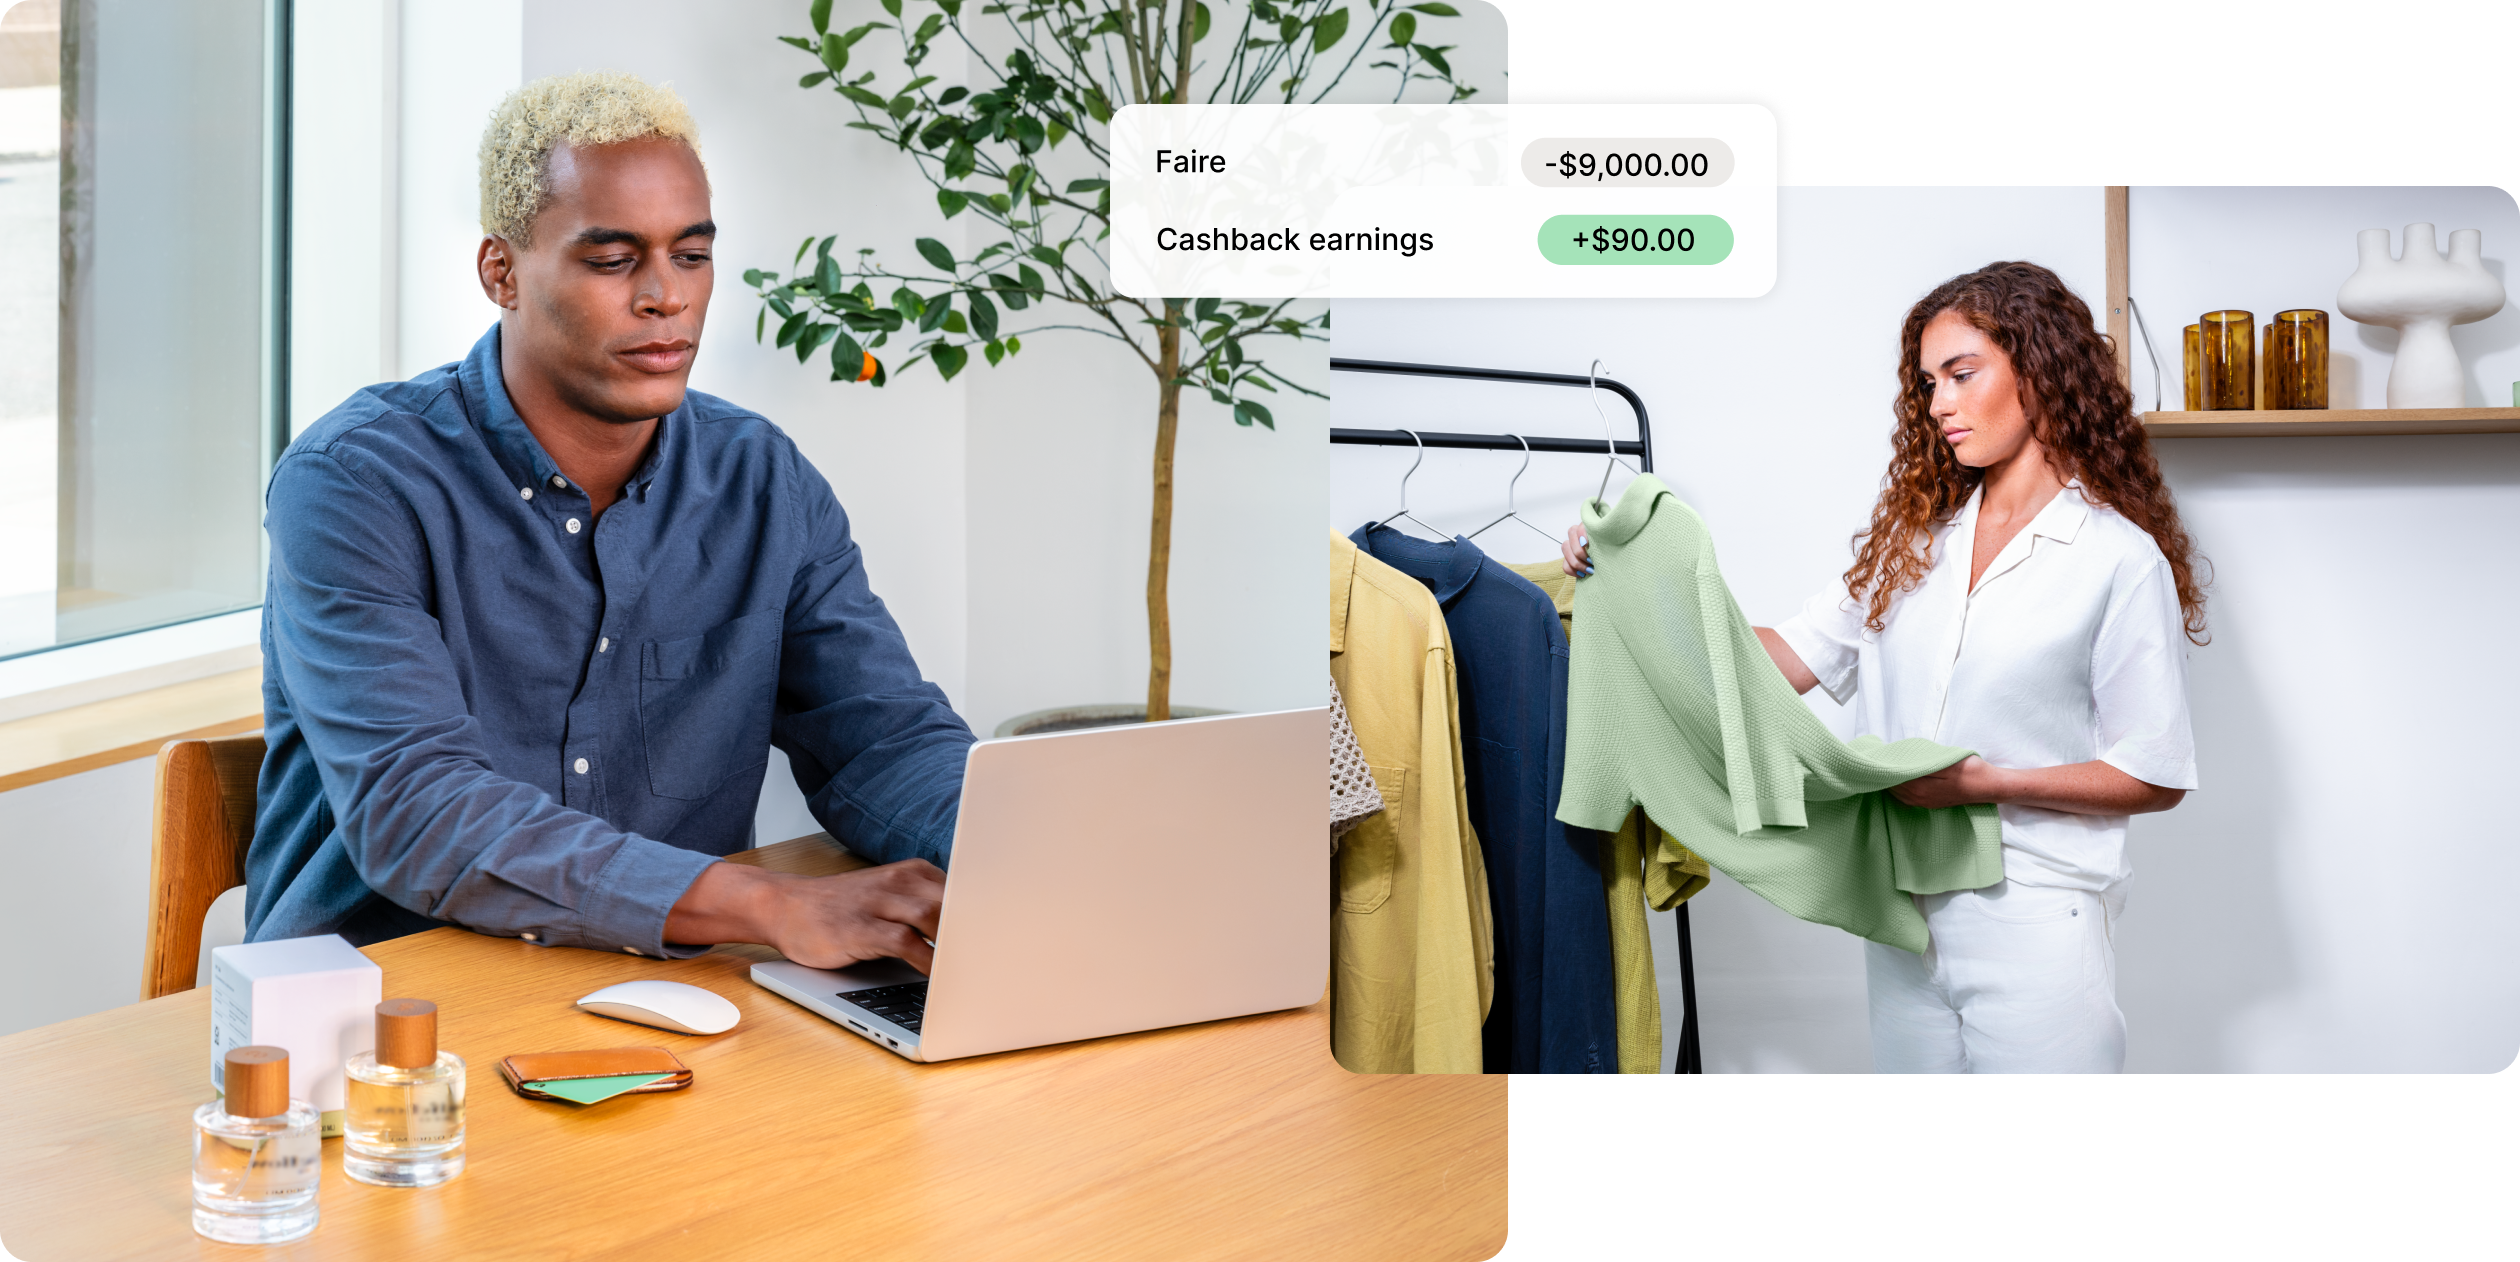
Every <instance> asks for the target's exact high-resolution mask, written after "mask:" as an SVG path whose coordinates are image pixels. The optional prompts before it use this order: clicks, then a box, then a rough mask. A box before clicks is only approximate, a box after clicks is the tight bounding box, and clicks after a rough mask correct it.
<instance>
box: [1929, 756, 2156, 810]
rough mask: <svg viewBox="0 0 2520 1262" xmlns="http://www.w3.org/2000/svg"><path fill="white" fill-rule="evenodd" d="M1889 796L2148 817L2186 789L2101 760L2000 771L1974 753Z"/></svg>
mask: <svg viewBox="0 0 2520 1262" xmlns="http://www.w3.org/2000/svg"><path fill="white" fill-rule="evenodd" d="M1890 796H1892V797H1894V798H1897V799H1899V800H1900V801H1902V802H1905V803H1907V804H1908V805H1910V806H1925V807H1935V806H1967V805H1969V804H1971V803H1975V802H1993V803H1995V804H1997V805H2010V806H2036V807H2040V808H2043V809H2045V810H2051V811H2065V812H2069V813H2071V814H2075V815H2143V814H2148V813H2150V812H2153V811H2166V810H2169V809H2170V808H2171V807H2174V806H2177V805H2178V804H2179V803H2180V801H2181V800H2183V799H2185V798H2186V797H2187V790H2185V789H2165V788H2162V787H2161V786H2160V785H2157V784H2147V783H2145V782H2144V781H2141V780H2138V779H2136V778H2135V777H2133V776H2130V775H2128V774H2126V773H2125V772H2123V771H2120V770H2118V769H2117V768H2115V767H2112V766H2110V765H2109V764H2107V763H2105V762H2099V761H2097V760H2095V761H2092V762H2077V763H2068V764H2066V765H2064V766H2062V767H2038V768H2026V769H2025V768H2012V767H1998V766H1995V765H1994V764H1992V763H1989V762H1988V761H1986V760H1985V759H1983V758H1980V757H1978V756H1977V755H1975V754H1971V755H1970V756H1968V757H1966V758H1963V759H1961V760H1960V761H1958V762H1955V763H1953V764H1951V765H1950V766H1948V767H1945V768H1943V769H1942V770H1940V771H1937V772H1934V773H1933V774H1931V775H1924V776H1918V777H1917V778H1915V779H1913V780H1910V781H1908V782H1907V783H1905V784H1894V785H1892V786H1890Z"/></svg>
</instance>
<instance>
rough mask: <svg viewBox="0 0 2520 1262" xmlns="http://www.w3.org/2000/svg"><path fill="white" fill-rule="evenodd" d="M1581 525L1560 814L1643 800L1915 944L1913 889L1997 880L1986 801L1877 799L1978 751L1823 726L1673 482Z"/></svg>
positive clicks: (1822, 900)
mask: <svg viewBox="0 0 2520 1262" xmlns="http://www.w3.org/2000/svg"><path fill="white" fill-rule="evenodd" d="M1584 529H1585V531H1586V533H1587V534H1588V535H1589V536H1590V538H1591V541H1592V542H1591V551H1592V558H1593V566H1594V572H1593V575H1592V577H1590V578H1587V579H1585V580H1584V581H1583V582H1582V584H1581V585H1579V586H1578V587H1577V588H1576V592H1575V620H1576V621H1577V622H1578V623H1580V624H1582V626H1583V628H1584V634H1583V635H1581V636H1578V637H1576V638H1575V641H1574V661H1573V663H1572V669H1571V671H1570V679H1569V692H1568V698H1567V723H1566V727H1567V732H1566V788H1565V792H1564V793H1563V794H1562V795H1561V796H1560V797H1559V799H1558V818H1559V819H1561V820H1564V821H1565V822H1567V823H1569V824H1576V825H1580V826H1582V827H1585V828H1594V829H1600V830H1602V831H1605V832H1609V831H1616V830H1617V829H1618V827H1619V825H1620V824H1621V823H1622V822H1624V821H1625V820H1626V819H1627V815H1628V810H1629V808H1630V807H1631V806H1632V805H1638V804H1641V805H1642V806H1644V808H1645V814H1646V815H1647V816H1648V817H1649V818H1651V819H1652V820H1653V821H1654V822H1655V823H1656V824H1659V825H1661V826H1662V828H1663V830H1664V831H1665V832H1667V833H1669V834H1670V835H1671V838H1672V840H1673V841H1675V842H1678V843H1679V844H1680V845H1683V846H1686V847H1687V848H1688V849H1690V850H1693V851H1696V852H1697V853H1698V854H1701V855H1704V856H1705V857H1706V859H1707V861H1708V862H1710V863H1713V864H1714V865H1715V867H1716V868H1718V869H1719V870H1721V871H1722V872H1723V873H1724V874H1725V875H1726V876H1729V877H1731V878H1733V879H1734V880H1736V881H1739V882H1741V883H1742V884H1743V885H1745V886H1747V887H1749V888H1750V889H1751V890H1752V891H1754V892H1756V893H1757V894H1758V895H1759V896H1760V897H1761V898H1764V899H1766V900H1768V901H1769V902H1771V903H1774V904H1776V905H1777V906H1778V907H1781V908H1783V909H1785V910H1786V911H1788V912H1791V913H1792V914H1794V915H1796V916H1799V917H1801V918H1802V919H1804V920H1810V921H1816V922H1818V923H1820V924H1824V925H1835V926H1837V927H1838V928H1841V929H1844V930H1846V931H1847V932H1849V933H1853V934H1857V935H1860V936H1862V937H1866V938H1870V939H1872V940H1873V941H1875V942H1881V943H1886V944H1888V945H1890V946H1895V947H1904V948H1906V949H1907V950H1910V951H1916V952H1920V953H1921V952H1923V951H1924V949H1925V943H1926V936H1925V918H1924V917H1923V916H1922V915H1920V914H1919V913H1918V912H1917V910H1916V904H1915V902H1914V900H1912V899H1910V898H1909V897H1908V895H1910V894H1935V893H1940V892H1942V891H1945V890H1960V889H1977V888H1980V887H1982V886H1987V885H1993V884H1995V883H1996V882H1998V881H2001V880H2002V879H2004V865H2003V859H2002V855H2001V845H2002V834H2001V833H2000V831H1999V829H1998V825H1997V823H1996V818H1995V808H1994V807H1993V806H1991V805H1978V806H1965V807H1950V808H1945V809H1940V810H1926V809H1923V808H1920V807H1913V806H1906V805H1903V804H1901V803H1900V802H1898V801H1897V800H1896V799H1894V798H1892V797H1891V796H1890V795H1889V794H1888V793H1886V792H1883V791H1882V790H1885V789H1887V788H1889V787H1890V786H1891V785H1895V784H1898V783H1900V782H1902V781H1906V780H1912V779H1915V778H1916V777H1918V776H1921V775H1925V774H1928V773H1930V772H1935V771H1940V770H1941V769H1943V768H1945V767H1948V766H1950V765H1951V764H1953V763H1955V762H1958V761H1960V760H1961V759H1962V758H1965V757H1967V756H1968V755H1969V752H1970V751H1968V750H1965V749H1953V748H1950V747H1949V746H1945V745H1937V744H1934V743H1933V742H1931V741H1926V740H1904V741H1900V742H1898V743H1896V744H1891V745H1885V744H1883V743H1881V741H1880V740H1878V739H1877V738H1874V737H1869V736H1866V737H1859V738H1857V739H1856V740H1855V741H1854V742H1852V743H1849V742H1845V741H1841V740H1839V739H1838V738H1837V737H1836V736H1834V735H1832V734H1831V733H1830V732H1829V730H1828V728H1827V727H1825V726H1823V725H1822V724H1821V722H1820V720H1819V718H1818V716H1816V715H1814V714H1812V712H1811V711H1810V710H1809V709H1808V708H1807V707H1805V706H1804V705H1803V702H1802V698H1800V697H1797V696H1795V695H1794V689H1793V686H1792V685H1790V684H1787V683H1786V682H1785V677H1784V676H1783V675H1781V674H1779V673H1778V672H1777V669H1776V666H1775V664H1774V663H1773V662H1770V661H1769V660H1768V656H1767V653H1766V652H1765V651H1764V650H1763V649H1761V648H1760V646H1759V640H1758V636H1757V635H1756V634H1754V633H1753V632H1752V631H1751V629H1750V624H1749V622H1748V621H1746V620H1745V619H1743V617H1742V616H1741V610H1740V608H1739V607H1738V606H1736V605H1734V603H1733V598H1732V592H1731V590H1730V589H1728V588H1726V587H1725V586H1724V577H1723V575H1722V574H1721V573H1720V572H1719V571H1717V569H1716V568H1715V542H1714V537H1713V535H1712V534H1710V533H1709V532H1708V530H1707V528H1706V522H1705V521H1704V520H1703V519H1701V518H1700V517H1699V516H1698V515H1697V514H1696V513H1695V512H1694V511H1692V510H1691V509H1690V508H1689V506H1688V505H1686V504H1683V503H1681V502H1680V498H1679V497H1678V496H1676V495H1674V494H1672V492H1671V488H1669V487H1667V486H1664V485H1663V484H1662V482H1661V481H1660V480H1659V479H1657V478H1655V477H1654V476H1653V475H1652V474H1645V475H1643V476H1641V477H1639V478H1637V479H1636V481H1635V482H1633V483H1631V484H1629V486H1628V488H1627V490H1626V492H1625V493H1623V494H1622V495H1620V497H1619V503H1618V506H1617V507H1616V508H1612V509H1609V510H1608V511H1607V512H1604V511H1603V505H1602V504H1601V502H1600V501H1598V500H1595V501H1593V502H1591V503H1589V504H1586V505H1585V506H1584ZM1648 861H1649V862H1650V861H1652V856H1649V857H1648Z"/></svg>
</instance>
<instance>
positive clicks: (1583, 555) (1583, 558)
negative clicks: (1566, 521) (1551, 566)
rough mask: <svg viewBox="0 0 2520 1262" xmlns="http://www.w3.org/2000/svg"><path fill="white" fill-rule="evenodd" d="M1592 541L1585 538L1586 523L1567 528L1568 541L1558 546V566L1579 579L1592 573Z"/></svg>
mask: <svg viewBox="0 0 2520 1262" xmlns="http://www.w3.org/2000/svg"><path fill="white" fill-rule="evenodd" d="M1591 548H1592V540H1590V539H1587V538H1585V537H1584V523H1582V522H1580V521H1579V522H1577V523H1575V524H1574V525H1572V526H1569V527H1567V528H1566V541H1565V542H1564V543H1561V544H1559V545H1558V564H1560V565H1563V566H1565V567H1566V572H1567V573H1569V574H1572V575H1574V576H1575V577H1577V578H1582V577H1584V576H1585V575H1588V574H1590V573H1592V551H1591Z"/></svg>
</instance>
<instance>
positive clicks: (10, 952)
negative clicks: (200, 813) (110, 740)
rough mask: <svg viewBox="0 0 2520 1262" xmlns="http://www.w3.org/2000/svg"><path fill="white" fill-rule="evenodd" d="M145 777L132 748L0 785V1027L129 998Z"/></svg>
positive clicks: (143, 928)
mask: <svg viewBox="0 0 2520 1262" xmlns="http://www.w3.org/2000/svg"><path fill="white" fill-rule="evenodd" d="M155 777H156V764H155V763H153V762H150V761H148V760H146V759H143V760H141V761H138V762H126V763H117V764H115V765H113V766H111V767H100V768H98V769H96V770H94V771H88V772H82V773H80V774H78V775H75V776H64V777H62V778H61V779H59V780H47V781H45V782H44V783H42V784H34V785H28V786H27V787H25V788H23V789H12V790H10V791H9V792H7V793H0V870H6V871H7V872H8V874H9V879H8V883H7V885H6V886H5V889H6V891H7V895H6V897H5V901H4V902H0V905H4V906H5V908H6V914H0V954H5V955H6V957H7V958H8V959H10V960H13V961H15V962H16V965H17V966H16V967H14V968H12V969H10V970H9V976H8V980H7V981H6V982H4V983H0V1034H15V1033H16V1032H18V1031H19V1030H27V1029H33V1028H34V1027H36V1026H39V1025H47V1024H50V1023H51V1022H54V1021H66V1020H68V1019H70V1018H72V1017H77V1016H85V1015H86V1014H88V1013H91V1012H97V1011H101V1010H103V1009H106V1008H112V1007H118V1006H120V1005H122V1004H127V1003H133V1002H136V1001H137V1000H138V999H139V998H140V955H141V951H142V948H143V947H144V946H145V945H146V943H147V937H148V912H149V794H150V791H151V786H152V784H153V783H154V781H155Z"/></svg>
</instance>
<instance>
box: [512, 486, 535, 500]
mask: <svg viewBox="0 0 2520 1262" xmlns="http://www.w3.org/2000/svg"><path fill="white" fill-rule="evenodd" d="M516 493H517V494H519V495H522V496H524V497H525V498H527V499H529V500H530V499H532V498H534V488H532V487H530V486H520V487H518V488H516Z"/></svg>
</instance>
